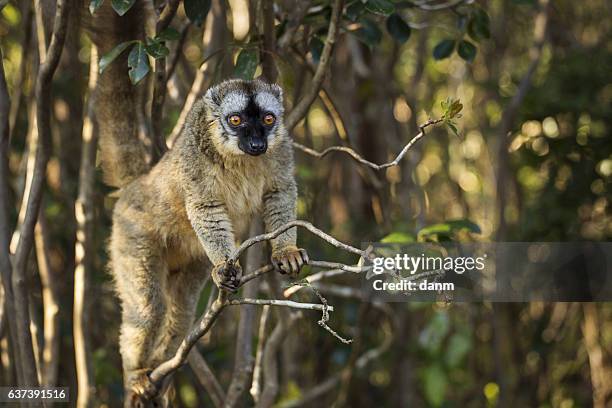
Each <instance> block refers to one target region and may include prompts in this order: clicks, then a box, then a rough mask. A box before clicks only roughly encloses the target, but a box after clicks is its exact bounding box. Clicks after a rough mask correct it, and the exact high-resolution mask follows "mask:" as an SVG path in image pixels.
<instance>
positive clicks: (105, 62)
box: [99, 41, 137, 73]
mask: <svg viewBox="0 0 612 408" xmlns="http://www.w3.org/2000/svg"><path fill="white" fill-rule="evenodd" d="M136 42H137V41H126V42H123V43H121V44H119V45H117V46H116V47H115V48H113V49H112V50H111V51H110V52H109V53H108V54H105V55H103V56H102V57H101V58H100V64H99V71H100V73H103V72H104V70H106V68H107V67H108V66H109V64H110V63H112V62H113V61H114V60H116V59H117V57H118V56H119V55H121V53H122V52H123V51H125V50H126V49H127V48H128V47H129V46H130V45H132V44H134V43H136Z"/></svg>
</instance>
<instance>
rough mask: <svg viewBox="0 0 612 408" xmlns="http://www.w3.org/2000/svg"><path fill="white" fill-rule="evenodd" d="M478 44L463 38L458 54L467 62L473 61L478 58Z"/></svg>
mask: <svg viewBox="0 0 612 408" xmlns="http://www.w3.org/2000/svg"><path fill="white" fill-rule="evenodd" d="M476 52H477V51H476V46H474V44H472V43H471V42H469V41H466V40H462V41H461V42H459V47H457V54H459V56H460V57H461V58H463V59H464V60H466V61H467V62H473V61H474V58H476Z"/></svg>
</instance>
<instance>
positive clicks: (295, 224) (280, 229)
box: [227, 220, 366, 263]
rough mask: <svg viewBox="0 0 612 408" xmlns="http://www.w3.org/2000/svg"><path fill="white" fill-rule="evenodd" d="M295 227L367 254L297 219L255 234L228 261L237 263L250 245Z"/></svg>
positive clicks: (347, 249)
mask: <svg viewBox="0 0 612 408" xmlns="http://www.w3.org/2000/svg"><path fill="white" fill-rule="evenodd" d="M293 227H302V228H305V229H307V230H308V231H310V232H311V233H313V234H314V235H316V236H318V237H319V238H321V239H322V240H324V241H327V242H328V243H330V244H331V245H333V246H335V247H336V248H340V249H343V250H345V251H347V252H351V253H353V254H356V255H359V256H365V255H366V254H365V252H364V251H362V250H360V249H357V248H355V247H353V246H350V245H348V244H345V243H343V242H340V241H338V240H337V239H336V238H334V237H332V236H331V235H329V234H327V233H325V232H323V231H321V230H320V229H318V228H317V227H315V226H314V225H312V224H311V223H309V222H308V221H302V220H295V221H291V222H288V223H286V224H285V225H281V226H280V227H278V228H277V229H275V230H273V231H271V232H268V233H266V234H261V235H257V236H254V237H251V238H249V239H247V240H246V241H244V242H243V243H242V244H241V245H240V246H239V247H238V248H236V250H235V251H234V252H233V253H232V254H231V255H230V257H229V258H228V259H227V262H229V263H235V262H236V261H237V260H238V258H239V257H240V255H241V254H242V253H243V252H244V251H245V250H246V249H247V248H248V247H250V246H251V245H255V244H256V243H258V242H262V241H269V240H271V239H273V238H276V237H277V236H279V235H280V234H282V233H283V232H285V231H287V230H288V229H290V228H293Z"/></svg>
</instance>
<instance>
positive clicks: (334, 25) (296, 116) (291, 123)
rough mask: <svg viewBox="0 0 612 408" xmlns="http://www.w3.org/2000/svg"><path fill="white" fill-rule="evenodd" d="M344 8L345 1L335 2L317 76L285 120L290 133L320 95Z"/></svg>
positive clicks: (338, 0)
mask: <svg viewBox="0 0 612 408" xmlns="http://www.w3.org/2000/svg"><path fill="white" fill-rule="evenodd" d="M343 6H344V1H343V0H335V1H334V5H333V8H332V15H331V18H330V21H329V28H328V31H327V38H326V39H325V45H324V46H323V51H322V52H321V59H320V61H319V65H318V66H317V70H316V72H315V75H314V77H313V78H312V83H311V84H310V86H309V88H308V90H307V91H306V92H305V93H304V95H303V96H302V99H300V101H299V102H297V103H296V104H295V106H294V107H293V109H292V110H291V112H289V114H288V115H287V117H286V119H285V126H286V127H287V129H288V130H289V131H291V130H292V129H293V128H294V127H295V126H296V125H297V124H298V123H299V121H300V120H302V118H303V117H304V116H305V115H306V113H307V112H308V109H309V108H310V105H311V104H312V102H313V101H314V100H315V98H316V97H317V94H318V93H319V88H321V85H322V84H323V80H324V79H325V74H326V73H327V71H328V68H329V66H330V64H331V56H332V52H333V49H334V44H335V43H336V39H337V37H338V32H339V31H340V30H339V22H340V15H341V14H342V8H343Z"/></svg>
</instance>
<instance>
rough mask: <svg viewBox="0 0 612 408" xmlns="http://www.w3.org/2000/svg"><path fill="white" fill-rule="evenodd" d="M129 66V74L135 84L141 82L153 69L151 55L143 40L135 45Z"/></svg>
mask: <svg viewBox="0 0 612 408" xmlns="http://www.w3.org/2000/svg"><path fill="white" fill-rule="evenodd" d="M128 67H130V71H129V72H128V75H129V76H130V81H132V83H133V84H137V83H138V82H140V81H141V80H142V78H144V77H145V76H146V75H147V74H148V73H149V71H150V69H151V67H150V66H149V57H147V53H146V51H145V46H144V44H143V43H142V42H140V41H138V44H136V45H134V47H133V48H132V51H130V55H129V56H128Z"/></svg>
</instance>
